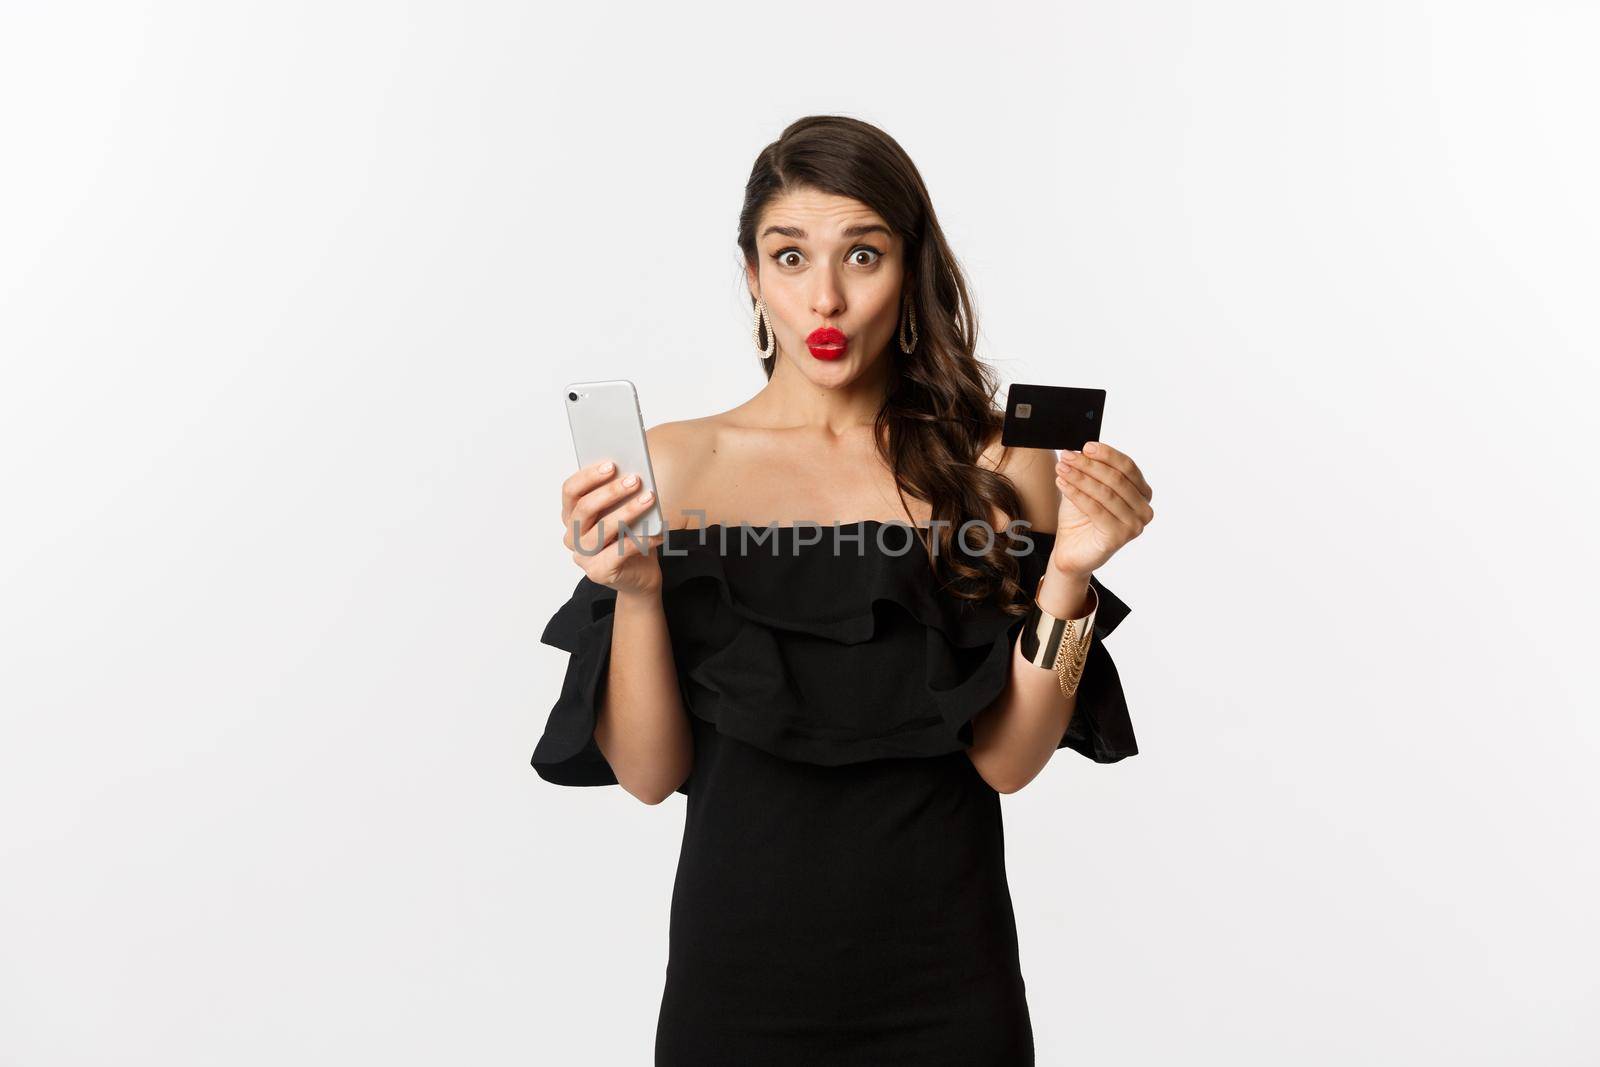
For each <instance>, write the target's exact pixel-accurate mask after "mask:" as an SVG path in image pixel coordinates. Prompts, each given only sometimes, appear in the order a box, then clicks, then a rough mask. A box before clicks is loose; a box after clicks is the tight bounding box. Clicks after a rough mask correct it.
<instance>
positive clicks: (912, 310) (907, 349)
mask: <svg viewBox="0 0 1600 1067" xmlns="http://www.w3.org/2000/svg"><path fill="white" fill-rule="evenodd" d="M904 311H905V314H904V315H901V316H900V351H902V352H904V353H905V354H906V355H908V356H909V355H910V354H911V353H912V352H913V351H914V350H915V349H916V347H917V309H916V307H915V306H913V305H912V303H911V294H910V293H907V294H906V298H905V307H904ZM907 316H909V317H910V320H911V342H910V343H909V344H907V343H906V319H907Z"/></svg>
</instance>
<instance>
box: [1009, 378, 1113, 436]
mask: <svg viewBox="0 0 1600 1067" xmlns="http://www.w3.org/2000/svg"><path fill="white" fill-rule="evenodd" d="M1105 406H1106V391H1105V390H1104V389H1075V388H1073V387H1071V386H1066V385H1024V384H1023V383H1021V382H1018V383H1017V384H1015V385H1013V386H1012V387H1011V388H1010V389H1009V390H1008V391H1007V392H1006V422H1005V427H1004V429H1002V430H1001V432H1000V443H1001V444H1003V445H1016V446H1018V447H1020V448H1053V449H1056V450H1058V451H1059V450H1069V451H1072V452H1082V451H1083V446H1084V445H1085V444H1086V443H1087V442H1089V441H1098V440H1100V416H1101V414H1102V413H1103V412H1104V411H1105Z"/></svg>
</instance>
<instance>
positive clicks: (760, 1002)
mask: <svg viewBox="0 0 1600 1067" xmlns="http://www.w3.org/2000/svg"><path fill="white" fill-rule="evenodd" d="M836 533H837V537H838V548H837V551H835V537H836ZM999 536H1000V537H1001V538H1002V540H1001V544H1002V546H1005V545H1007V544H1010V546H1011V548H1010V550H1011V551H1012V552H1013V553H1014V554H1019V553H1020V552H1021V551H1022V549H1023V547H1026V546H1031V548H1032V551H1031V552H1029V553H1028V554H1026V555H1020V554H1019V563H1020V565H1021V569H1022V582H1023V586H1024V588H1026V589H1027V590H1029V592H1031V591H1032V590H1033V588H1034V584H1035V583H1036V582H1037V581H1038V579H1039V577H1040V575H1042V574H1043V573H1044V568H1045V566H1046V563H1047V561H1048V559H1049V555H1050V550H1051V548H1052V547H1053V546H1054V542H1055V535H1054V534H1046V533H1032V532H1027V531H1024V533H1023V534H1022V537H1021V541H1020V542H1007V541H1005V540H1004V537H1005V535H1004V534H1000V535H999ZM974 539H976V538H975V536H974ZM908 545H909V550H905V551H902V549H903V548H905V547H906V546H908ZM657 552H658V554H659V555H660V558H661V572H662V578H663V582H662V602H663V607H664V611H665V613H666V617H667V623H668V627H669V629H670V631H671V635H672V647H673V654H674V658H675V661H676V663H677V667H678V677H679V685H680V688H681V692H682V697H683V706H684V708H685V709H686V711H687V712H688V713H689V719H690V723H691V725H692V728H693V734H694V743H695V755H694V769H693V772H692V773H691V775H690V777H689V778H688V780H687V781H686V782H685V783H684V784H683V786H682V787H680V789H679V790H678V791H679V792H681V793H684V794H686V795H687V797H688V801H687V812H686V816H685V822H684V833H683V845H682V849H681V853H680V856H679V861H678V873H677V879H676V882H675V885H674V889H673V896H672V907H671V923H670V930H669V951H668V961H667V968H666V985H665V990H664V992H663V996H662V1001H661V1009H660V1016H659V1019H658V1023H657V1031H656V1050H655V1055H656V1064H657V1065H658V1067H661V1065H674V1067H675V1065H679V1064H695V1065H698V1067H715V1065H721V1064H738V1065H741V1067H745V1065H756V1064H759V1065H764V1067H782V1065H787V1064H806V1065H817V1064H827V1065H836V1067H845V1065H854V1064H871V1065H873V1067H887V1065H891V1064H916V1065H919V1067H930V1065H941V1064H950V1065H960V1067H986V1065H995V1067H999V1065H1007V1067H1011V1065H1021V1064H1032V1063H1033V1062H1034V1060H1033V1032H1032V1027H1031V1024H1030V1020H1029V1014H1028V1004H1027V999H1026V997H1025V995H1024V983H1023V979H1022V974H1021V970H1020V967H1019V963H1018V952H1017V931H1016V924H1015V919H1014V917H1013V912H1012V905H1011V894H1010V889H1009V887H1008V885H1007V881H1006V868H1005V847H1004V837H1003V831H1002V826H1001V818H1000V795H999V794H998V793H997V792H996V791H995V790H994V789H992V788H991V787H990V786H989V785H988V783H987V782H985V781H984V780H983V778H982V777H980V776H979V774H978V772H977V770H976V768H975V767H974V766H973V764H972V761H971V760H970V759H969V758H968V757H967V755H966V753H965V749H966V748H967V746H969V745H970V744H971V742H972V726H971V719H972V717H973V716H974V715H976V714H977V713H978V712H979V711H981V710H982V709H983V708H984V707H985V706H987V705H988V704H989V703H990V702H991V701H992V700H993V699H994V698H995V697H997V696H998V695H999V694H1000V693H1001V691H1002V690H1003V689H1004V688H1005V685H1006V682H1007V679H1008V677H1009V671H1010V669H1011V658H1012V648H1013V645H1014V644H1015V641H1016V638H1017V635H1018V633H1019V632H1020V630H1021V627H1022V619H1021V618H1020V617H1012V616H1008V615H1006V614H1005V613H1004V612H1002V611H1000V610H999V608H998V607H996V606H992V605H990V604H979V605H976V606H975V607H974V606H969V605H968V604H967V602H963V601H961V600H959V599H958V598H956V597H954V596H953V595H950V594H948V593H947V592H944V591H942V590H939V589H937V588H936V587H935V579H934V574H933V571H932V570H931V568H930V564H929V561H928V558H927V554H926V552H925V550H924V549H923V548H922V547H921V545H920V544H919V543H917V542H916V540H915V531H914V530H913V528H912V527H911V526H910V525H909V524H907V523H901V522H886V521H878V520H866V521H863V522H857V523H851V524H843V525H841V526H839V527H838V528H837V531H836V529H835V528H834V527H832V526H828V525H824V526H818V527H807V526H779V527H758V526H751V527H747V528H746V527H740V526H727V527H724V526H721V525H711V526H707V527H705V528H703V529H696V530H688V529H686V530H672V531H669V532H668V534H667V537H666V540H665V542H664V544H663V546H662V547H661V548H659V549H657ZM1091 581H1092V583H1093V585H1094V587H1095V591H1096V593H1097V594H1098V595H1099V598H1100V600H1099V603H1100V607H1099V610H1098V613H1097V614H1096V617H1095V628H1094V629H1095V633H1094V641H1093V642H1092V644H1091V645H1090V651H1089V659H1088V663H1087V664H1086V666H1085V668H1084V673H1083V677H1082V680H1081V682H1080V683H1079V694H1078V703H1077V709H1076V711H1075V713H1074V714H1073V717H1072V722H1071V725H1070V726H1069V728H1068V729H1067V731H1066V734H1065V735H1064V736H1063V738H1062V740H1061V744H1060V746H1058V747H1066V748H1071V749H1074V750H1075V751H1077V752H1079V753H1082V754H1083V755H1085V756H1087V757H1089V758H1090V759H1092V760H1095V761H1097V762H1100V763H1111V762H1114V761H1116V760H1119V759H1122V758H1123V757H1124V756H1131V755H1133V754H1134V753H1136V752H1137V751H1138V749H1137V747H1136V745H1135V743H1134V736H1133V729H1132V725H1131V723H1130V721H1129V718H1128V708H1127V704H1126V702H1125V700H1124V698H1123V693H1122V685H1121V682H1120V681H1119V680H1118V677H1117V670H1116V667H1115V666H1114V665H1113V663H1112V660H1111V656H1110V655H1109V653H1107V651H1106V649H1105V645H1104V643H1103V642H1104V639H1105V637H1106V636H1107V635H1108V634H1110V633H1111V631H1112V630H1113V629H1115V628H1116V626H1117V624H1118V623H1119V622H1121V621H1122V619H1123V617H1124V616H1126V615H1127V614H1128V610H1129V609H1128V607H1127V605H1125V604H1123V603H1122V602H1121V601H1120V600H1118V599H1117V598H1116V597H1115V596H1114V595H1113V594H1112V593H1111V592H1110V591H1109V590H1108V589H1106V588H1105V587H1104V586H1103V585H1101V584H1100V583H1099V580H1098V579H1091ZM615 605H616V594H615V592H614V591H613V590H611V589H608V588H607V587H605V586H602V585H598V584H596V583H594V582H592V581H590V580H589V579H588V578H587V577H581V578H580V579H579V580H578V585H577V588H576V589H574V590H573V593H572V596H571V598H570V599H569V600H568V601H567V602H566V603H565V604H563V605H562V606H561V607H560V609H559V610H558V611H557V612H556V613H555V616H554V617H553V618H551V620H550V622H549V624H548V626H547V627H546V628H545V631H544V634H543V636H542V638H541V640H542V641H543V642H544V643H546V644H550V645H554V646H556V647H557V648H561V649H565V650H566V651H568V652H570V653H571V658H570V660H569V661H568V666H567V673H566V678H565V682H564V684H563V686H562V690H561V695H560V697H559V699H558V700H557V702H556V704H555V707H554V708H553V709H552V710H551V712H550V718H549V722H548V724H547V726H546V728H545V732H544V735H543V737H542V738H541V739H540V741H539V743H538V746H537V748H536V749H535V751H534V754H533V761H532V762H533V766H534V768H535V769H536V770H537V771H538V773H539V775H540V776H541V777H542V778H544V779H545V780H547V781H550V782H555V783H557V784H560V785H609V784H615V783H616V777H615V775H613V774H612V772H611V768H610V767H609V766H608V765H607V763H606V761H605V757H604V756H603V755H602V754H601V753H600V750H599V748H598V747H597V746H596V745H595V743H594V736H593V730H594V722H595V713H596V711H597V709H598V708H599V706H600V695H601V692H602V688H603V686H604V684H605V682H606V674H607V668H608V664H609V658H610V648H611V618H612V617H611V613H612V610H613V608H614V607H615Z"/></svg>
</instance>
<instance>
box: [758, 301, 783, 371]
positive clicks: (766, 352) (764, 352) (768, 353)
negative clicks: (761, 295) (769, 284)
mask: <svg viewBox="0 0 1600 1067" xmlns="http://www.w3.org/2000/svg"><path fill="white" fill-rule="evenodd" d="M763 327H765V328H766V331H767V339H766V340H765V341H762V340H761V330H762V328H763ZM753 333H754V334H755V341H756V351H758V352H760V353H761V354H760V355H759V356H757V357H756V358H757V359H759V360H761V362H762V363H766V361H767V360H769V359H771V358H772V357H773V356H775V355H777V354H778V335H777V334H775V333H773V332H772V320H771V319H770V318H768V317H767V305H766V303H765V302H764V301H761V300H757V301H756V325H755V329H754V331H753Z"/></svg>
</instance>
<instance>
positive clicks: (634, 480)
mask: <svg viewBox="0 0 1600 1067" xmlns="http://www.w3.org/2000/svg"><path fill="white" fill-rule="evenodd" d="M622 484H623V485H625V486H627V487H628V488H630V489H631V488H633V487H634V486H636V485H638V484H639V476H638V475H637V474H630V475H628V476H627V477H626V478H624V479H622Z"/></svg>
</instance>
